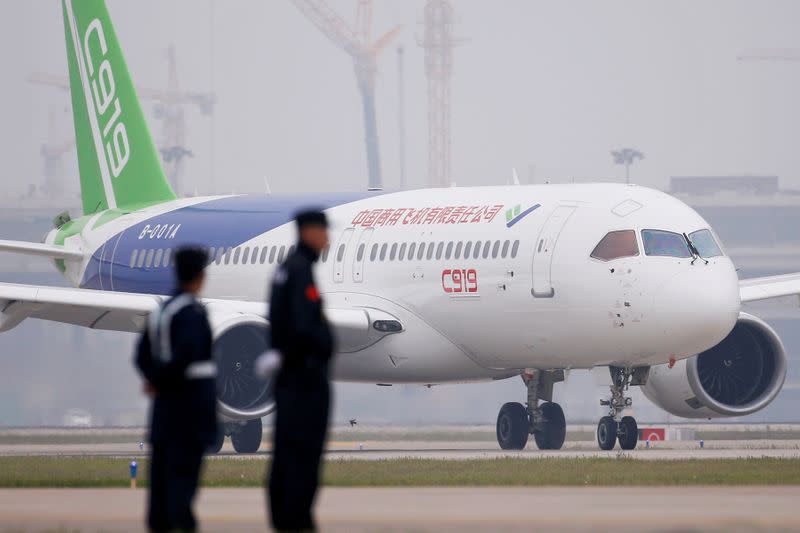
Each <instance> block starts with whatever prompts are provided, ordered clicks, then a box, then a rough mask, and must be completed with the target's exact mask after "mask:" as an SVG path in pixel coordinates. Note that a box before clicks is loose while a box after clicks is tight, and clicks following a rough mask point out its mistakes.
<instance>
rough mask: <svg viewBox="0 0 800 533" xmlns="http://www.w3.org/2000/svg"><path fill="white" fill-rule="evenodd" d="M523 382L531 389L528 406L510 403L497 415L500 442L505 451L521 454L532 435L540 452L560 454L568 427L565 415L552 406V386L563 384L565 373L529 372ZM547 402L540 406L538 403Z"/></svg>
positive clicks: (523, 375)
mask: <svg viewBox="0 0 800 533" xmlns="http://www.w3.org/2000/svg"><path fill="white" fill-rule="evenodd" d="M522 380H523V382H524V383H525V387H526V388H527V389H528V402H527V404H526V405H525V406H523V405H522V404H521V403H517V402H509V403H506V404H505V405H503V407H501V408H500V413H499V414H498V415H497V442H498V443H499V444H500V447H501V448H502V449H504V450H521V449H523V448H525V445H526V444H527V443H528V435H530V434H533V438H534V440H536V445H537V446H538V447H539V449H540V450H558V449H560V448H561V446H563V444H564V438H565V437H566V434H567V423H566V421H565V420H564V411H563V409H561V406H560V405H558V404H557V403H553V402H552V401H551V400H552V398H553V384H554V383H556V382H558V381H563V380H564V372H563V371H546V372H545V371H540V370H526V371H525V372H524V373H523V374H522ZM540 399H543V400H546V401H545V402H544V403H542V404H539V400H540Z"/></svg>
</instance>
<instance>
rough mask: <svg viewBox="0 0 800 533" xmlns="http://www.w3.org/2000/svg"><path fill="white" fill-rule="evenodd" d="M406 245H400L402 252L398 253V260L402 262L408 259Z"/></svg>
mask: <svg viewBox="0 0 800 533" xmlns="http://www.w3.org/2000/svg"><path fill="white" fill-rule="evenodd" d="M406 246H407V245H406V243H403V244H401V245H400V251H399V252H398V253H397V260H398V261H402V260H403V259H405V258H406Z"/></svg>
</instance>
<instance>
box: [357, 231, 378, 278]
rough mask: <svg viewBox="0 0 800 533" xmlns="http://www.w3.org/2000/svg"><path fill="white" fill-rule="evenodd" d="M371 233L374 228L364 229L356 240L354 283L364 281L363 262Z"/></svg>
mask: <svg viewBox="0 0 800 533" xmlns="http://www.w3.org/2000/svg"><path fill="white" fill-rule="evenodd" d="M373 231H375V229H374V228H367V229H365V230H364V231H362V232H361V237H360V238H359V239H358V246H356V253H355V256H354V257H353V281H354V282H356V283H361V282H362V281H364V262H365V261H366V258H367V250H368V249H369V243H370V241H372V232H373Z"/></svg>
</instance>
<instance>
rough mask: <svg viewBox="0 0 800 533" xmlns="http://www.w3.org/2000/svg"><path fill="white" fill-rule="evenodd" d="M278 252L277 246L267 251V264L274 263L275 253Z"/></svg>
mask: <svg viewBox="0 0 800 533" xmlns="http://www.w3.org/2000/svg"><path fill="white" fill-rule="evenodd" d="M277 251H278V247H277V246H273V247H272V249H271V250H270V251H269V263H270V264H272V263H273V262H274V261H275V253H276V252H277Z"/></svg>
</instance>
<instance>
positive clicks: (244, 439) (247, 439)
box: [208, 418, 263, 454]
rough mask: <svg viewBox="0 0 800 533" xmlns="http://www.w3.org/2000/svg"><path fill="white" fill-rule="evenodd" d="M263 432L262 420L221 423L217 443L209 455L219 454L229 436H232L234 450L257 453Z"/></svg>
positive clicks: (212, 446) (209, 450) (210, 448)
mask: <svg viewBox="0 0 800 533" xmlns="http://www.w3.org/2000/svg"><path fill="white" fill-rule="evenodd" d="M262 432H263V427H262V425H261V419H260V418H256V419H255V420H248V421H247V422H243V423H240V422H227V423H222V422H220V423H219V432H218V433H217V439H216V442H215V443H214V444H212V445H211V446H210V447H209V449H208V453H212V454H215V453H219V452H220V450H222V445H223V444H225V437H226V436H227V435H230V437H231V442H232V443H233V449H234V450H236V452H237V453H256V452H257V451H258V448H259V447H260V446H261V437H262Z"/></svg>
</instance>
